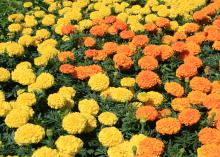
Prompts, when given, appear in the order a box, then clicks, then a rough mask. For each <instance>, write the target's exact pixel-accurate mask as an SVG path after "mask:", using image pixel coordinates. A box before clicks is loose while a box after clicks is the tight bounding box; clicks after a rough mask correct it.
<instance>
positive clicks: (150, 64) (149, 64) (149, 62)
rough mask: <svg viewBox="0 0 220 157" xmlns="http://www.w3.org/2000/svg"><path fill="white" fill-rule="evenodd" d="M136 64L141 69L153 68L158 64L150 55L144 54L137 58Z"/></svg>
mask: <svg viewBox="0 0 220 157" xmlns="http://www.w3.org/2000/svg"><path fill="white" fill-rule="evenodd" d="M138 66H139V67H141V69H143V70H155V69H156V68H157V66H158V61H157V60H156V59H155V58H154V57H152V56H144V57H142V58H141V59H139V60H138Z"/></svg>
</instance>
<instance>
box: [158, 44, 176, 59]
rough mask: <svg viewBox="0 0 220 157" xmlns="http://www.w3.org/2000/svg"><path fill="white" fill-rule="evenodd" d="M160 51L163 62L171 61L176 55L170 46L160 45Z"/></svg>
mask: <svg viewBox="0 0 220 157" xmlns="http://www.w3.org/2000/svg"><path fill="white" fill-rule="evenodd" d="M159 51H160V57H161V59H162V61H165V60H167V59H169V58H170V57H172V56H173V54H174V51H173V48H172V47H171V46H169V45H160V46H159Z"/></svg>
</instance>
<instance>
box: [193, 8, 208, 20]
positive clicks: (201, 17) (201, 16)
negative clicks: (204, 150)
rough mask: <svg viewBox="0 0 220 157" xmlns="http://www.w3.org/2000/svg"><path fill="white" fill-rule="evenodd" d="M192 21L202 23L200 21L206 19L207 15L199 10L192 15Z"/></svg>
mask: <svg viewBox="0 0 220 157" xmlns="http://www.w3.org/2000/svg"><path fill="white" fill-rule="evenodd" d="M193 19H194V20H195V21H202V20H206V19H208V16H207V14H206V13H205V12H204V11H202V10H200V11H196V12H195V13H194V14H193Z"/></svg>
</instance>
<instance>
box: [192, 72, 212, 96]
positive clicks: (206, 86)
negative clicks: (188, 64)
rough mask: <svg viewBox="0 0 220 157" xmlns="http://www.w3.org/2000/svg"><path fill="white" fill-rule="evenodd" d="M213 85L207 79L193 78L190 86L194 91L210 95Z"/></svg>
mask: <svg viewBox="0 0 220 157" xmlns="http://www.w3.org/2000/svg"><path fill="white" fill-rule="evenodd" d="M211 85H212V83H211V82H210V81H209V80H208V79H207V78H205V77H198V76H195V77H193V78H192V79H191V80H190V82H189V86H190V87H191V88H192V90H199V91H202V92H204V93H208V92H210V90H211Z"/></svg>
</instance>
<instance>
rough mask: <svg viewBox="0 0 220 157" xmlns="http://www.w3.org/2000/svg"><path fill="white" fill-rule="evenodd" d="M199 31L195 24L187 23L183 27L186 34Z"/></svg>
mask: <svg viewBox="0 0 220 157" xmlns="http://www.w3.org/2000/svg"><path fill="white" fill-rule="evenodd" d="M198 30H199V25H198V24H196V23H188V24H186V26H185V32H186V33H194V32H197V31H198Z"/></svg>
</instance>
